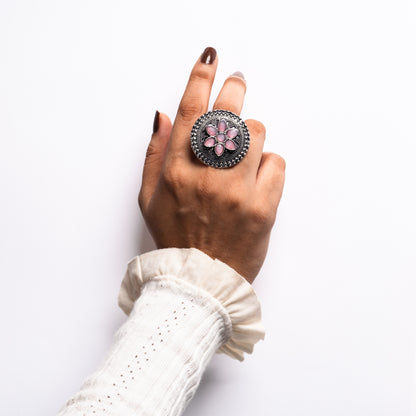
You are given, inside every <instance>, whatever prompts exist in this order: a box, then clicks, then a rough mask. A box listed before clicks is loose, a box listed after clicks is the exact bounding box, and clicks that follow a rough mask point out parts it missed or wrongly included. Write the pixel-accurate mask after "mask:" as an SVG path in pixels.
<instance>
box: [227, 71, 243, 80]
mask: <svg viewBox="0 0 416 416" xmlns="http://www.w3.org/2000/svg"><path fill="white" fill-rule="evenodd" d="M230 76H231V77H239V78H241V79H243V80H244V81H245V80H246V79H245V78H244V74H243V73H242V72H240V71H235V72H234V73H232V74H231V75H230Z"/></svg>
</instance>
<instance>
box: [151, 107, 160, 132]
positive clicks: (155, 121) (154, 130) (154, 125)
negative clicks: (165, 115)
mask: <svg viewBox="0 0 416 416" xmlns="http://www.w3.org/2000/svg"><path fill="white" fill-rule="evenodd" d="M159 115H160V113H159V111H157V110H156V114H155V119H154V120H153V133H156V132H157V131H158V130H159Z"/></svg>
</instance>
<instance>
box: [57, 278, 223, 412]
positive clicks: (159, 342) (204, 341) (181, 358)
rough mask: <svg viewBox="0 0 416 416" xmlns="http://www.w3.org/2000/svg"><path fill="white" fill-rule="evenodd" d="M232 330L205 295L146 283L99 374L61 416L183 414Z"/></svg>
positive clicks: (162, 282)
mask: <svg viewBox="0 0 416 416" xmlns="http://www.w3.org/2000/svg"><path fill="white" fill-rule="evenodd" d="M230 330H231V324H230V321H229V317H228V315H227V313H226V312H225V309H224V308H223V307H222V306H221V304H220V303H219V302H218V301H217V300H215V299H214V298H213V297H212V296H210V295H209V294H207V293H206V292H205V291H202V290H200V289H198V288H197V287H194V286H192V285H189V284H187V283H186V282H181V281H179V280H178V279H175V278H174V277H172V276H160V277H158V278H155V279H153V280H151V281H149V282H147V283H146V284H145V285H144V286H143V287H142V290H141V296H140V297H139V298H138V299H137V300H136V301H135V304H134V307H133V310H132V311H131V313H130V316H129V318H128V319H127V321H126V322H125V323H124V324H123V326H122V327H121V328H120V329H119V330H118V331H117V333H116V334H115V335H114V342H113V345H112V347H111V350H110V351H109V353H108V355H107V357H106V359H105V360H104V361H103V363H102V365H101V367H100V368H99V369H98V370H97V371H96V372H95V373H94V374H92V375H91V376H90V377H88V378H87V379H86V381H85V382H84V384H83V385H82V387H81V390H80V391H79V392H78V393H76V394H75V395H74V396H73V397H72V398H71V399H70V400H69V401H68V402H67V404H66V405H65V406H64V408H63V409H62V410H61V412H60V413H59V416H70V415H71V416H74V415H77V416H81V415H85V416H87V415H88V416H93V415H109V416H127V415H129V416H133V415H134V416H138V415H141V416H143V415H146V416H147V415H148V416H150V415H152V416H162V415H163V416H174V415H180V414H181V413H182V411H183V410H184V408H185V407H186V405H187V403H188V402H189V401H190V400H191V398H192V397H193V395H194V393H195V391H196V389H197V387H198V385H199V382H200V380H201V376H202V374H203V371H204V369H205V368H206V366H207V364H208V362H209V360H210V359H211V357H212V356H213V354H214V353H215V351H216V350H217V349H218V348H219V347H220V346H221V345H222V344H223V343H224V342H226V341H227V339H228V337H229V335H230Z"/></svg>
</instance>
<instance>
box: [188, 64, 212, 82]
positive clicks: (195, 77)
mask: <svg viewBox="0 0 416 416" xmlns="http://www.w3.org/2000/svg"><path fill="white" fill-rule="evenodd" d="M207 69H208V70H207ZM209 69H210V68H205V67H201V66H198V67H197V68H195V69H194V70H193V71H192V72H191V75H190V77H189V82H190V83H193V82H200V81H211V79H212V71H210V70H209Z"/></svg>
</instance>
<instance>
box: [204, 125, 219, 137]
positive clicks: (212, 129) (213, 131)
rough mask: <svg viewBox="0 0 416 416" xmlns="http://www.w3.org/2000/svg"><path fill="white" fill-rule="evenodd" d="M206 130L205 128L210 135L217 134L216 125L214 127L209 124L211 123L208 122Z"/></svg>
mask: <svg viewBox="0 0 416 416" xmlns="http://www.w3.org/2000/svg"><path fill="white" fill-rule="evenodd" d="M206 130H207V133H208V134H209V135H210V136H216V135H217V133H218V130H217V128H216V127H214V126H211V124H209V125H208V126H207V127H206Z"/></svg>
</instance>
